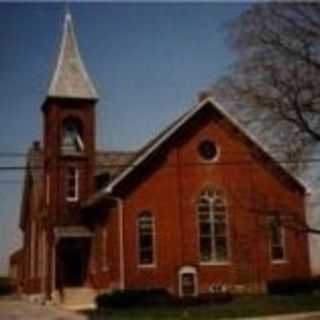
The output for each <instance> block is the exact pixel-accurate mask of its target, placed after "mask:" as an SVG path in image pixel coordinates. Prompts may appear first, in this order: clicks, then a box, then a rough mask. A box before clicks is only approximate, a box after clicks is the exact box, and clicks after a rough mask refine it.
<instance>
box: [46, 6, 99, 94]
mask: <svg viewBox="0 0 320 320" xmlns="http://www.w3.org/2000/svg"><path fill="white" fill-rule="evenodd" d="M48 97H59V98H78V99H98V95H97V92H96V89H95V87H94V85H93V83H92V81H91V80H90V78H89V75H88V73H87V71H86V68H85V66H84V64H83V62H82V59H81V55H80V51H79V47H78V43H77V39H76V36H75V33H74V27H73V22H72V17H71V14H70V12H69V10H66V14H65V20H64V29H63V35H62V41H61V45H60V52H59V56H58V61H57V64H56V67H55V70H54V73H53V77H52V80H51V83H50V86H49V92H48Z"/></svg>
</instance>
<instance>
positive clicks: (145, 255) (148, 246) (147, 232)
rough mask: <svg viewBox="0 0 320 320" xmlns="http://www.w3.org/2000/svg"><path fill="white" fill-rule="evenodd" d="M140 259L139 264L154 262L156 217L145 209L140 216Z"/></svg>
mask: <svg viewBox="0 0 320 320" xmlns="http://www.w3.org/2000/svg"><path fill="white" fill-rule="evenodd" d="M138 246H139V248H138V259H139V265H141V266H143V265H153V264H154V217H153V216H152V214H151V212H149V211H144V212H142V213H141V214H140V215H139V217H138Z"/></svg>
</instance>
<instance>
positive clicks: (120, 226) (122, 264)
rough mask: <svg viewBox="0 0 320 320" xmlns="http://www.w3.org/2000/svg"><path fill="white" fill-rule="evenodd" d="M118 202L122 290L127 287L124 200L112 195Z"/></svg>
mask: <svg viewBox="0 0 320 320" xmlns="http://www.w3.org/2000/svg"><path fill="white" fill-rule="evenodd" d="M109 197H110V198H111V199H113V200H114V201H115V202H116V203H117V207H118V212H119V273H120V290H124V289H125V269H124V266H125V264H124V236H123V201H122V199H121V198H119V197H114V196H110V195H109Z"/></svg>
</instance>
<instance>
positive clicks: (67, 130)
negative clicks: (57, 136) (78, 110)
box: [61, 117, 84, 154]
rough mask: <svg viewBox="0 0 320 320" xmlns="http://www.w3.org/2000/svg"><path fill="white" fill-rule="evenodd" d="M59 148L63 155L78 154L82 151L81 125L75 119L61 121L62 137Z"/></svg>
mask: <svg viewBox="0 0 320 320" xmlns="http://www.w3.org/2000/svg"><path fill="white" fill-rule="evenodd" d="M61 148H62V151H63V153H67V154H68V153H78V152H82V151H83V150H84V144H83V140H82V124H81V122H80V120H79V119H77V118H72V117H71V118H67V119H66V120H64V121H63V136H62V144H61Z"/></svg>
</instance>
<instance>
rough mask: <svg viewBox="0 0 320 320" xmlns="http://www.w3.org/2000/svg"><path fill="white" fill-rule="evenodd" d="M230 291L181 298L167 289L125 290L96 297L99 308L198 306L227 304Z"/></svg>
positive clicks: (231, 297) (230, 299) (229, 300)
mask: <svg viewBox="0 0 320 320" xmlns="http://www.w3.org/2000/svg"><path fill="white" fill-rule="evenodd" d="M232 299H233V296H232V295H231V294H230V293H229V292H220V293H208V294H201V295H199V296H198V297H184V298H179V297H175V296H172V295H170V294H169V293H168V291H167V290H165V289H152V290H125V291H119V290H118V291H114V292H112V293H108V294H102V295H100V296H98V297H97V298H96V303H97V306H98V308H100V309H101V308H102V309H103V308H133V307H141V306H142V307H151V306H152V307H154V306H182V307H184V306H196V305H204V304H225V303H229V302H231V301H232Z"/></svg>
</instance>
